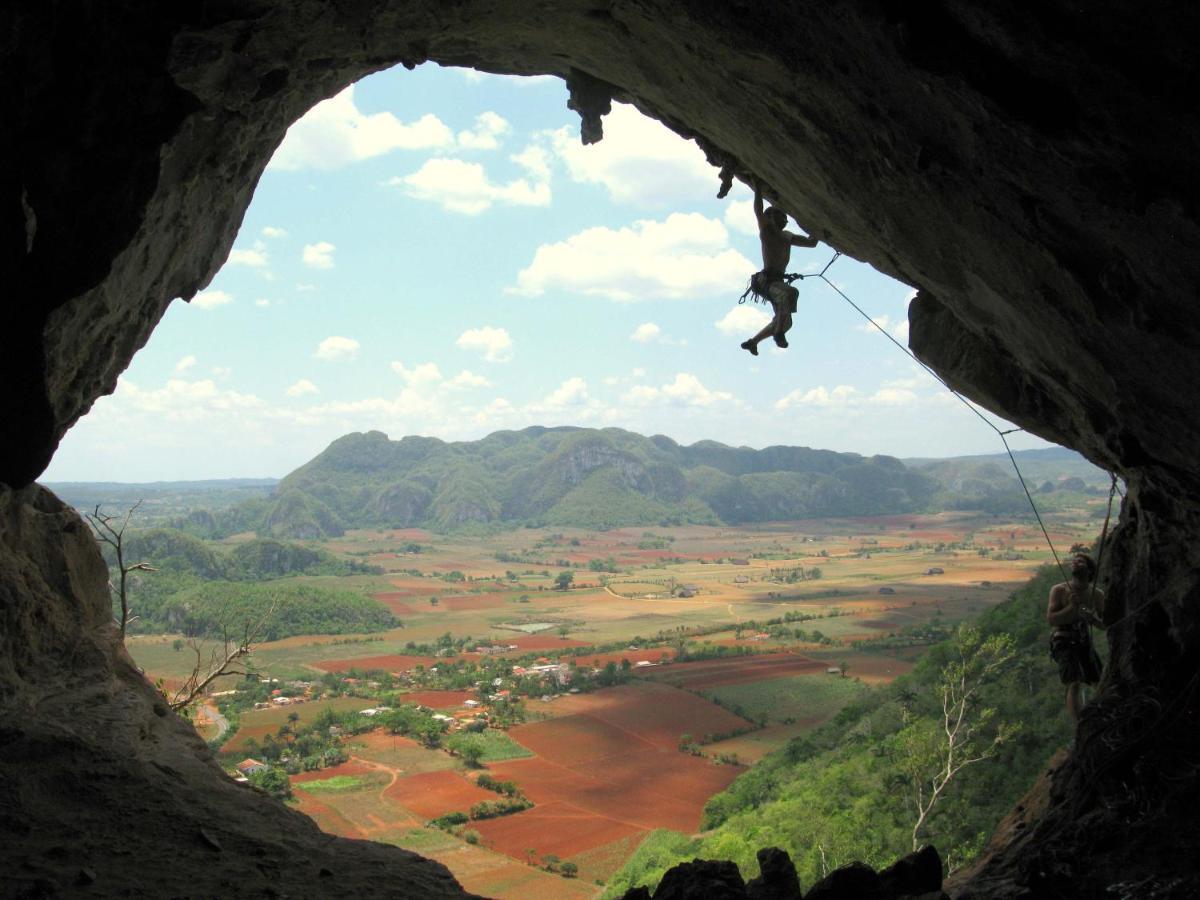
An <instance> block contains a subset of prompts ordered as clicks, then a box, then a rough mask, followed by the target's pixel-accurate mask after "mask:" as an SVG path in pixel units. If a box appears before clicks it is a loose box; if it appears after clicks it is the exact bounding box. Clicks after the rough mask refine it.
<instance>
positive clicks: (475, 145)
mask: <svg viewBox="0 0 1200 900" xmlns="http://www.w3.org/2000/svg"><path fill="white" fill-rule="evenodd" d="M510 130H511V128H510V126H509V124H508V120H506V119H505V118H504V117H503V116H500V115H497V114H496V113H494V112H484V113H480V114H479V115H477V116H476V117H475V127H474V128H473V129H470V130H465V131H460V132H459V133H458V146H459V147H462V148H463V149H465V150H495V149H496V148H497V147H499V146H500V139H501V138H502V137H503V136H504V135H506V134H507V133H508V132H509V131H510Z"/></svg>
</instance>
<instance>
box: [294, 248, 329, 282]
mask: <svg viewBox="0 0 1200 900" xmlns="http://www.w3.org/2000/svg"><path fill="white" fill-rule="evenodd" d="M335 250H337V247H335V246H334V245H333V244H331V243H329V241H317V242H316V243H315V244H305V245H304V252H303V254H302V256H301V258H302V259H303V260H304V264H305V265H306V266H308V267H309V268H310V269H332V268H333V252H334V251H335ZM297 287H299V285H297Z"/></svg>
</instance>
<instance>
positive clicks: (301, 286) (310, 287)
mask: <svg viewBox="0 0 1200 900" xmlns="http://www.w3.org/2000/svg"><path fill="white" fill-rule="evenodd" d="M316 289H317V286H316V285H315V284H307V283H306V282H296V293H297V294H307V293H310V292H312V291H315V290H316Z"/></svg>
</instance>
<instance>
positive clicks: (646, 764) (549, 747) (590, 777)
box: [475, 682, 748, 859]
mask: <svg viewBox="0 0 1200 900" xmlns="http://www.w3.org/2000/svg"><path fill="white" fill-rule="evenodd" d="M549 709H550V713H551V715H552V716H553V718H550V719H548V720H546V721H543V722H535V723H533V724H528V725H520V726H517V727H516V728H513V729H512V730H511V731H510V734H511V735H512V737H513V738H514V739H516V740H517V741H519V742H520V743H521V744H522V745H524V746H526V747H528V748H530V749H531V750H533V751H534V752H535V753H536V754H537V757H536V758H534V759H525V760H511V761H508V762H502V763H496V764H493V765H492V766H490V767H489V768H490V770H491V772H492V773H493V774H494V775H495V776H496V777H498V778H501V779H506V780H512V781H515V782H516V783H517V784H518V785H520V787H521V789H522V790H523V791H524V792H525V794H526V796H528V797H529V799H530V800H532V801H533V802H534V803H535V804H537V805H536V806H535V807H534V808H533V809H531V810H526V811H525V812H521V813H517V814H516V815H512V816H506V817H504V818H503V819H497V820H490V821H487V822H479V823H476V825H475V827H476V829H477V830H478V831H479V832H480V834H481V835H483V838H484V843H485V844H486V845H487V846H489V847H492V848H494V849H496V850H499V851H501V852H503V853H509V854H511V855H513V856H514V857H515V858H524V856H525V853H526V851H528V850H530V849H534V850H536V851H537V852H538V853H539V854H546V853H550V854H554V855H555V856H559V857H561V858H564V859H565V858H568V857H572V856H575V855H577V854H581V853H586V852H589V851H593V850H596V849H597V848H600V847H604V846H606V845H608V844H610V843H612V842H614V841H624V840H626V839H628V838H629V837H630V836H632V835H635V834H637V833H638V832H643V831H651V830H653V829H655V828H671V829H675V830H677V831H684V832H691V831H694V830H695V829H696V828H697V827H698V826H699V824H700V817H701V812H702V811H703V808H704V804H705V802H706V801H707V800H708V798H709V797H711V796H712V795H713V794H715V793H717V792H718V791H721V790H724V788H726V787H727V786H728V785H729V783H730V782H731V781H733V779H734V778H736V777H737V775H738V774H739V773H740V772H741V771H742V770H741V769H740V768H739V767H736V766H718V765H714V764H713V763H712V762H710V761H709V760H707V759H704V758H700V757H694V756H689V755H686V754H683V753H680V752H679V749H678V745H679V739H680V737H681V736H682V735H684V734H694V735H701V734H705V733H717V732H729V731H733V730H735V729H739V728H744V727H746V726H747V724H748V723H746V721H745V720H743V719H741V718H739V717H737V716H735V715H733V714H732V713H730V712H727V711H726V710H724V709H721V708H720V707H718V706H715V705H713V704H711V703H708V702H707V701H705V700H703V699H702V698H700V697H696V696H694V695H692V694H688V693H685V692H683V691H679V690H676V689H675V688H672V687H669V686H667V685H662V684H654V683H648V682H638V683H634V684H629V685H624V686H621V687H616V688H610V689H608V690H602V691H596V692H595V693H591V694H579V695H572V696H569V697H564V698H561V699H559V700H557V701H555V703H554V704H553V705H552V706H551V707H550V708H549Z"/></svg>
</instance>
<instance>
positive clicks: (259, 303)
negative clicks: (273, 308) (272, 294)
mask: <svg viewBox="0 0 1200 900" xmlns="http://www.w3.org/2000/svg"><path fill="white" fill-rule="evenodd" d="M254 305H255V306H270V305H271V301H270V300H268V299H267V298H266V297H259V298H258V299H257V300H255V301H254Z"/></svg>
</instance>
